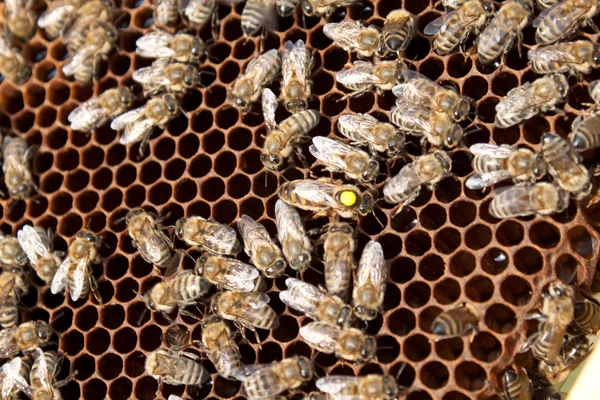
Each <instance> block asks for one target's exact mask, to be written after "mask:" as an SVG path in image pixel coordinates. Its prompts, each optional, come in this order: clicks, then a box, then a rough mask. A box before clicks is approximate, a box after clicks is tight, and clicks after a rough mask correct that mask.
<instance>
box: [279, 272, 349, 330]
mask: <svg viewBox="0 0 600 400" xmlns="http://www.w3.org/2000/svg"><path fill="white" fill-rule="evenodd" d="M285 284H286V285H287V290H284V291H282V292H280V293H279V299H280V300H281V301H282V302H283V303H284V304H285V305H287V306H289V307H291V308H293V309H294V310H298V311H300V312H302V313H304V314H305V315H306V316H307V317H308V318H311V319H314V320H316V321H323V322H327V323H330V324H336V325H338V326H340V327H346V326H349V325H350V324H351V323H352V321H353V319H354V318H353V316H352V307H350V306H349V305H348V304H346V303H344V301H343V300H342V299H340V298H339V297H337V296H332V295H330V294H329V293H327V292H326V291H324V290H323V289H321V288H318V287H316V286H313V285H311V284H310V283H306V282H303V281H301V280H299V279H295V278H288V279H286V280H285Z"/></svg>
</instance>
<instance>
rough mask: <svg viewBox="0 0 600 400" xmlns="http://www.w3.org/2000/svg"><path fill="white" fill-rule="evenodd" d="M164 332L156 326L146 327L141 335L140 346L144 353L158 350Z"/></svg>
mask: <svg viewBox="0 0 600 400" xmlns="http://www.w3.org/2000/svg"><path fill="white" fill-rule="evenodd" d="M161 336H162V330H161V329H160V328H159V327H158V326H156V325H150V326H146V327H144V329H142V332H141V333H140V346H141V348H142V350H144V351H154V350H157V349H158V348H159V347H160V345H161V344H162V341H161Z"/></svg>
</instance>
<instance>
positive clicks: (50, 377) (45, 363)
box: [29, 347, 71, 400]
mask: <svg viewBox="0 0 600 400" xmlns="http://www.w3.org/2000/svg"><path fill="white" fill-rule="evenodd" d="M34 360H35V361H34V362H33V366H32V367H31V373H30V374H29V381H30V386H31V392H32V398H33V399H34V400H45V399H51V400H61V399H62V395H61V394H60V391H59V388H61V387H63V386H65V385H66V384H67V383H69V381H70V380H71V377H67V378H66V379H64V380H61V381H57V380H56V375H57V374H58V372H59V370H60V365H61V361H62V360H61V358H60V357H59V356H58V355H57V354H56V353H55V352H53V351H47V352H43V351H42V349H40V348H39V347H37V348H36V349H35V353H34Z"/></svg>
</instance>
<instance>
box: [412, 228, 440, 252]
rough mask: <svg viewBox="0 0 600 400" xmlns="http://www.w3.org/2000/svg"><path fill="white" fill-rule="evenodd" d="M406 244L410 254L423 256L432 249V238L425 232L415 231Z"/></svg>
mask: <svg viewBox="0 0 600 400" xmlns="http://www.w3.org/2000/svg"><path fill="white" fill-rule="evenodd" d="M438 236H439V234H438ZM405 243H406V251H407V252H408V254H411V255H413V256H422V255H423V254H425V253H426V252H427V251H428V250H429V249H430V248H431V236H430V235H429V233H427V232H425V231H414V232H411V233H410V234H409V235H408V236H407V237H406V241H405Z"/></svg>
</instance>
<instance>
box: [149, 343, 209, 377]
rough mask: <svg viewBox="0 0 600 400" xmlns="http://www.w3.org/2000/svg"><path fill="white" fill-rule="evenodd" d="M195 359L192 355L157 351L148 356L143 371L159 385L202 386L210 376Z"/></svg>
mask: <svg viewBox="0 0 600 400" xmlns="http://www.w3.org/2000/svg"><path fill="white" fill-rule="evenodd" d="M195 359H196V357H195V356H194V355H193V354H192V353H186V352H175V351H172V350H171V351H169V350H164V349H159V350H156V351H153V352H151V353H150V354H148V357H147V358H146V364H145V370H146V373H147V374H148V375H150V376H152V377H153V378H155V379H156V380H158V382H159V385H162V384H163V383H166V384H169V385H203V384H204V383H206V382H207V381H208V380H209V379H210V374H209V373H208V371H207V370H206V369H205V368H204V367H203V366H202V365H201V364H199V363H197V362H196V361H195Z"/></svg>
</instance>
